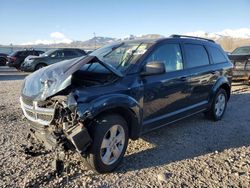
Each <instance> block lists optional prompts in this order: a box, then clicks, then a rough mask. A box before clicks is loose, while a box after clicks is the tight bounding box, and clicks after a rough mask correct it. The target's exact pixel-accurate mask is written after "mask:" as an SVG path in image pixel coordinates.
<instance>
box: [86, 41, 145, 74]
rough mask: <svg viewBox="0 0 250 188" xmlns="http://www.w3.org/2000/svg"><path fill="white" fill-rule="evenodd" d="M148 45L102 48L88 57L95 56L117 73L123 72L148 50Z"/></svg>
mask: <svg viewBox="0 0 250 188" xmlns="http://www.w3.org/2000/svg"><path fill="white" fill-rule="evenodd" d="M148 47H149V43H142V42H127V43H125V42H124V43H118V44H115V45H114V44H113V45H108V46H104V47H102V48H100V49H98V50H95V51H94V52H92V53H91V54H90V55H91V56H96V57H98V59H100V60H101V61H102V62H104V63H105V64H109V65H111V66H112V67H113V68H115V69H116V70H118V71H119V72H121V73H122V72H125V71H126V70H127V68H128V67H129V66H130V65H131V64H134V63H135V62H136V61H137V60H138V59H139V58H140V57H141V56H142V55H143V54H144V53H145V52H146V50H147V49H148Z"/></svg>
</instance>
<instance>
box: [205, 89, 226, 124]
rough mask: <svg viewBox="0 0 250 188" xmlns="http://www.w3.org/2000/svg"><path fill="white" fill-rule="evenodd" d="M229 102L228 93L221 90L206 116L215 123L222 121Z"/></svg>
mask: <svg viewBox="0 0 250 188" xmlns="http://www.w3.org/2000/svg"><path fill="white" fill-rule="evenodd" d="M227 101H228V97H227V92H226V91H225V90H224V89H222V88H221V89H219V90H218V92H217V93H216V95H215V97H214V99H213V103H212V106H211V108H210V110H209V111H207V112H206V113H205V115H206V116H207V117H209V118H210V119H213V120H214V121H218V120H221V119H222V117H223V115H224V113H225V111H226V108H227Z"/></svg>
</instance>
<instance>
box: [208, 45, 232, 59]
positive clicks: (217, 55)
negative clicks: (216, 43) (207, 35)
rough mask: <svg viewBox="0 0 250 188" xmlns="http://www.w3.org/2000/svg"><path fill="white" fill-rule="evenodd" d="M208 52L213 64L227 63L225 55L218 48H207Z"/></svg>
mask: <svg viewBox="0 0 250 188" xmlns="http://www.w3.org/2000/svg"><path fill="white" fill-rule="evenodd" d="M208 50H209V52H210V54H211V57H212V60H213V63H223V62H227V59H226V57H225V55H224V54H223V53H222V52H221V50H219V49H218V48H215V47H211V46H208Z"/></svg>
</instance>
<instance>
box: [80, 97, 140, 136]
mask: <svg viewBox="0 0 250 188" xmlns="http://www.w3.org/2000/svg"><path fill="white" fill-rule="evenodd" d="M77 113H78V115H79V116H80V118H81V119H82V120H85V121H86V120H87V122H91V121H92V120H93V119H97V118H98V117H100V116H102V115H105V114H118V115H120V116H122V117H123V118H124V120H125V121H126V122H127V125H128V129H129V138H131V139H133V140H136V139H138V138H139V137H140V132H141V125H142V123H141V122H142V109H141V108H140V106H139V104H138V103H137V102H136V100H134V99H132V98H131V97H130V96H126V95H125V96H123V95H119V94H118V95H117V96H116V97H114V96H113V95H112V96H107V97H105V96H104V97H101V99H97V100H95V101H93V102H91V103H90V104H80V105H79V106H78V112H77Z"/></svg>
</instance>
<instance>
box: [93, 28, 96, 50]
mask: <svg viewBox="0 0 250 188" xmlns="http://www.w3.org/2000/svg"><path fill="white" fill-rule="evenodd" d="M93 34H94V40H95V49H96V35H95V32H94V33H93Z"/></svg>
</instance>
